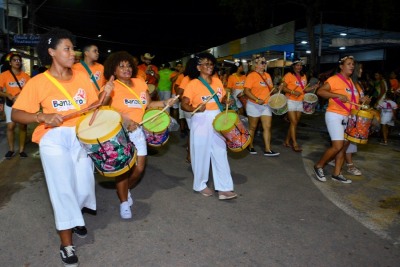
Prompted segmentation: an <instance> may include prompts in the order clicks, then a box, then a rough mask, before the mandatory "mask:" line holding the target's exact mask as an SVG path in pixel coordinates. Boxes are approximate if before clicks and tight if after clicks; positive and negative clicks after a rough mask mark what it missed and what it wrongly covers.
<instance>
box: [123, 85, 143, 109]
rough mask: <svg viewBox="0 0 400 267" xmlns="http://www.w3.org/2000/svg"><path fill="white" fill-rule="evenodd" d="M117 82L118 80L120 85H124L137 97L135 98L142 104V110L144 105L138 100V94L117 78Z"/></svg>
mask: <svg viewBox="0 0 400 267" xmlns="http://www.w3.org/2000/svg"><path fill="white" fill-rule="evenodd" d="M117 82H118V83H119V84H121V85H122V86H124V87H126V88H127V89H128V90H129V92H131V93H132V94H133V95H134V96H135V97H136V98H137V100H138V101H139V104H140V105H141V106H142V109H143V110H144V106H143V104H142V101H140V98H139V96H138V95H137V94H136V93H135V91H133V90H132V88H130V87H129V86H128V85H126V84H124V83H123V82H121V81H120V80H117Z"/></svg>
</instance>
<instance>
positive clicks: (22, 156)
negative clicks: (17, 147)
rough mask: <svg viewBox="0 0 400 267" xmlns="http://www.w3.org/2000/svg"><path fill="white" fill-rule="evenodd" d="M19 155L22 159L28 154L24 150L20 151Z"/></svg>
mask: <svg viewBox="0 0 400 267" xmlns="http://www.w3.org/2000/svg"><path fill="white" fill-rule="evenodd" d="M19 156H20V158H23V159H26V158H27V157H28V155H27V154H26V153H25V152H24V151H22V152H20V153H19Z"/></svg>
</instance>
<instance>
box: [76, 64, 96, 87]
mask: <svg viewBox="0 0 400 267" xmlns="http://www.w3.org/2000/svg"><path fill="white" fill-rule="evenodd" d="M80 63H81V64H82V66H84V67H85V69H86V71H87V72H88V73H89V76H90V79H92V81H93V83H94V85H96V88H97V90H99V91H100V87H99V84H98V83H97V81H96V77H94V75H93V73H92V71H91V70H90V69H89V66H88V65H87V64H86V62H85V61H83V60H81V62H80Z"/></svg>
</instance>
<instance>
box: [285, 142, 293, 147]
mask: <svg viewBox="0 0 400 267" xmlns="http://www.w3.org/2000/svg"><path fill="white" fill-rule="evenodd" d="M283 146H284V147H292V145H291V144H288V143H283Z"/></svg>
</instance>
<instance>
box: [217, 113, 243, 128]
mask: <svg viewBox="0 0 400 267" xmlns="http://www.w3.org/2000/svg"><path fill="white" fill-rule="evenodd" d="M238 118H239V116H238V115H237V114H236V112H234V111H232V110H231V111H228V112H225V111H223V112H221V113H219V114H218V115H217V116H216V117H215V119H214V121H213V126H214V129H215V130H216V131H222V132H223V131H226V130H229V129H231V128H232V126H233V125H235V122H237V120H238Z"/></svg>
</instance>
